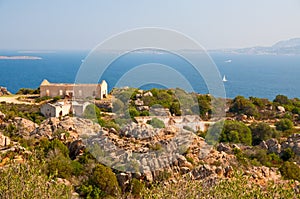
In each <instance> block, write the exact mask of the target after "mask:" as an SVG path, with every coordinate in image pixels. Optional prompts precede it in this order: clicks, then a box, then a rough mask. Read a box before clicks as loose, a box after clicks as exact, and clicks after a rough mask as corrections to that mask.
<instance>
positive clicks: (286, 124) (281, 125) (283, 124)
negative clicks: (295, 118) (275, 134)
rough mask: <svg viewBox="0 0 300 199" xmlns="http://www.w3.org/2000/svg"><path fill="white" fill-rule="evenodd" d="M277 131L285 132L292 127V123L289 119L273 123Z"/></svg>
mask: <svg viewBox="0 0 300 199" xmlns="http://www.w3.org/2000/svg"><path fill="white" fill-rule="evenodd" d="M275 126H276V129H277V130H278V131H286V130H289V129H292V128H293V127H294V124H293V122H292V121H291V120H290V119H287V118H284V119H281V120H279V121H278V122H276V123H275Z"/></svg>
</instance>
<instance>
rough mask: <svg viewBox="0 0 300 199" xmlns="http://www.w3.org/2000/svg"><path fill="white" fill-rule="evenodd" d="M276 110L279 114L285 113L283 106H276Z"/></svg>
mask: <svg viewBox="0 0 300 199" xmlns="http://www.w3.org/2000/svg"><path fill="white" fill-rule="evenodd" d="M277 110H278V111H279V112H280V113H285V108H284V107H283V106H277Z"/></svg>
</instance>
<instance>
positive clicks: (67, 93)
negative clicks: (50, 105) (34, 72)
mask: <svg viewBox="0 0 300 199" xmlns="http://www.w3.org/2000/svg"><path fill="white" fill-rule="evenodd" d="M44 96H49V97H56V96H60V97H63V98H65V97H69V98H76V99H77V98H78V99H83V98H89V97H94V98H99V99H103V98H105V97H106V96H107V83H106V81H105V80H103V81H102V82H101V84H65V83H50V82H49V81H48V80H46V79H45V80H44V81H43V82H42V83H41V85H40V97H44Z"/></svg>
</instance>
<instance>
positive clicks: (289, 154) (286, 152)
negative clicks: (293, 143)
mask: <svg viewBox="0 0 300 199" xmlns="http://www.w3.org/2000/svg"><path fill="white" fill-rule="evenodd" d="M294 156H295V153H294V152H293V150H292V149H291V148H287V149H285V150H284V151H283V152H282V154H281V159H282V160H283V161H288V160H289V159H291V158H293V157H294Z"/></svg>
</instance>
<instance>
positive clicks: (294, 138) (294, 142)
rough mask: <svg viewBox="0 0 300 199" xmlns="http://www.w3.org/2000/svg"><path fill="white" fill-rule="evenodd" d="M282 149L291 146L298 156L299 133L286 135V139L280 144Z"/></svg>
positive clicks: (299, 152)
mask: <svg viewBox="0 0 300 199" xmlns="http://www.w3.org/2000/svg"><path fill="white" fill-rule="evenodd" d="M281 147H282V151H284V150H285V149H287V148H291V149H292V151H293V152H294V153H295V154H296V155H298V156H300V134H298V133H295V134H292V135H290V136H289V137H288V139H287V141H285V142H284V143H282V144H281Z"/></svg>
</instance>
